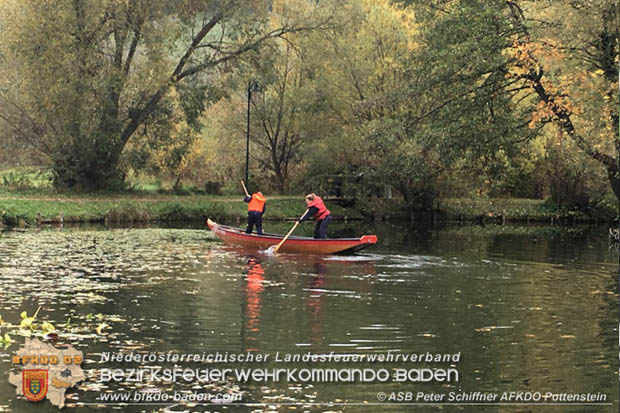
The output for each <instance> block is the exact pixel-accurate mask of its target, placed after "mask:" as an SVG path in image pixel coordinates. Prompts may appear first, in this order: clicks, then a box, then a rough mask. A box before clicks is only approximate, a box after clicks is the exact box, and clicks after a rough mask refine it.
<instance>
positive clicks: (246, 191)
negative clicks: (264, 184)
mask: <svg viewBox="0 0 620 413" xmlns="http://www.w3.org/2000/svg"><path fill="white" fill-rule="evenodd" d="M241 186H243V190H244V191H245V194H246V195H247V196H250V194H249V193H248V189H247V188H246V187H245V183H244V182H243V179H242V180H241Z"/></svg>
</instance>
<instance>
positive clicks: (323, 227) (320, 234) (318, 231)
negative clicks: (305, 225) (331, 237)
mask: <svg viewBox="0 0 620 413" xmlns="http://www.w3.org/2000/svg"><path fill="white" fill-rule="evenodd" d="M330 222H332V215H331V214H329V215H328V216H326V217H325V218H323V219H322V220H320V221H317V222H316V225H315V226H314V238H319V239H323V238H327V226H328V225H329V223H330Z"/></svg>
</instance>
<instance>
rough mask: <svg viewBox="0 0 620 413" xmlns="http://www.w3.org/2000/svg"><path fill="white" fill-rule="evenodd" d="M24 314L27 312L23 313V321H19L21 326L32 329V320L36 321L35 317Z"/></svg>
mask: <svg viewBox="0 0 620 413" xmlns="http://www.w3.org/2000/svg"><path fill="white" fill-rule="evenodd" d="M24 314H26V312H25V311H24V312H23V313H22V322H21V323H19V328H24V329H26V328H30V329H32V328H33V324H32V322H33V321H34V318H33V317H23V315H24Z"/></svg>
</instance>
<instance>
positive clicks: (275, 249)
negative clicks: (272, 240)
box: [273, 209, 308, 252]
mask: <svg viewBox="0 0 620 413" xmlns="http://www.w3.org/2000/svg"><path fill="white" fill-rule="evenodd" d="M307 213H308V210H307V209H306V212H304V215H306V214H307ZM304 215H302V216H301V217H299V219H302V218H303V217H304ZM299 219H298V220H297V221H295V225H293V228H291V230H290V231H289V232H288V234H286V235H285V236H284V238H283V239H282V241H280V243H279V244H278V245H276V247H275V248H274V249H273V252H278V250H279V249H280V247H281V246H282V244H284V243H285V242H286V240H287V239H288V237H289V236H290V235H291V234H292V233H293V231H295V228H297V225H299Z"/></svg>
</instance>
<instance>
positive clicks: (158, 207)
mask: <svg viewBox="0 0 620 413" xmlns="http://www.w3.org/2000/svg"><path fill="white" fill-rule="evenodd" d="M326 203H327V205H328V207H329V208H330V210H331V211H332V215H333V217H334V219H336V220H340V219H348V220H358V219H366V220H394V221H406V220H409V219H410V214H409V212H408V211H407V209H406V208H405V207H404V204H403V202H402V200H398V199H392V200H386V199H376V198H375V199H371V200H367V201H365V202H363V203H359V205H356V206H353V207H348V208H345V207H342V206H340V205H338V204H337V203H336V202H334V201H329V200H328V201H326ZM304 211H305V204H304V201H303V196H302V195H299V196H291V195H283V196H271V197H269V200H268V203H267V211H266V213H265V217H264V219H265V220H266V221H273V220H292V219H296V218H298V217H299V216H300V215H301V214H303V212H304ZM423 215H424V216H423V217H418V216H417V215H416V219H433V220H435V221H446V222H449V221H478V222H530V221H531V222H547V223H576V222H583V223H586V222H611V221H613V219H614V218H615V217H616V216H617V211H616V212H615V213H614V209H613V205H612V206H611V207H608V208H606V209H605V208H602V209H600V210H596V211H592V212H591V213H586V212H582V211H574V210H559V209H557V208H555V207H553V206H552V205H551V204H550V203H549V202H548V201H545V200H533V199H515V198H482V197H480V198H452V199H445V200H443V201H442V203H441V205H440V207H439V208H438V209H437V210H436V211H433V212H432V213H431V212H429V213H428V214H423ZM207 217H209V218H212V219H219V220H245V219H246V217H247V204H245V203H244V202H242V197H241V196H237V197H235V196H218V195H172V194H161V193H150V192H135V191H130V192H118V193H89V194H71V193H56V192H54V191H53V190H40V189H39V190H33V189H27V190H9V189H7V188H2V187H0V226H32V225H36V224H39V223H54V222H67V223H69V222H73V223H87V222H110V223H131V222H181V221H186V222H190V221H192V222H197V221H198V220H205V219H206V218H207Z"/></svg>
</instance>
